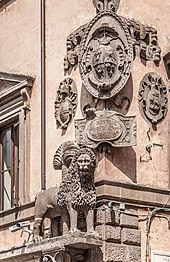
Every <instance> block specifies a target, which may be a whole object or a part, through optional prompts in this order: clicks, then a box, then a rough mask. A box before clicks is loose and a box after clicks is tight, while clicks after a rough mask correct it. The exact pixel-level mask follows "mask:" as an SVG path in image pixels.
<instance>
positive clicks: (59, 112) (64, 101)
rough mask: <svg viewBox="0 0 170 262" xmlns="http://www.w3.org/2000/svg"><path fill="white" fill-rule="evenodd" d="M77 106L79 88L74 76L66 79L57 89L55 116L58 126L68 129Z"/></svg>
mask: <svg viewBox="0 0 170 262" xmlns="http://www.w3.org/2000/svg"><path fill="white" fill-rule="evenodd" d="M76 108H77V88H76V85H75V82H74V80H73V79H72V78H70V77H69V78H66V79H64V80H63V81H62V82H61V83H60V85H59V89H58V91H57V97H56V101H55V118H56V124H57V128H58V127H60V128H62V129H66V128H67V127H68V125H69V124H70V122H71V120H72V118H73V117H74V115H75V111H76Z"/></svg>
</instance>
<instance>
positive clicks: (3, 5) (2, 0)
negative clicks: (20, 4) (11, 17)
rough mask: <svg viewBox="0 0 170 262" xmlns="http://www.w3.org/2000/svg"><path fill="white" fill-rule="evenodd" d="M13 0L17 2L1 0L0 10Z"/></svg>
mask: <svg viewBox="0 0 170 262" xmlns="http://www.w3.org/2000/svg"><path fill="white" fill-rule="evenodd" d="M13 2H16V0H1V1H0V11H2V10H3V9H5V8H6V7H7V6H9V5H11V4H12V3H13Z"/></svg>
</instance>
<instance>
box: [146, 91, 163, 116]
mask: <svg viewBox="0 0 170 262" xmlns="http://www.w3.org/2000/svg"><path fill="white" fill-rule="evenodd" d="M160 108H161V97H160V91H158V90H157V89H156V88H154V89H152V90H151V91H150V92H149V93H148V111H149V112H150V114H152V115H158V114H159V111H160Z"/></svg>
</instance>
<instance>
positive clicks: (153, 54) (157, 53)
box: [147, 44, 161, 62]
mask: <svg viewBox="0 0 170 262" xmlns="http://www.w3.org/2000/svg"><path fill="white" fill-rule="evenodd" d="M147 58H148V59H153V61H154V62H160V60H161V49H160V47H159V46H156V45H153V44H151V45H150V46H148V49H147Z"/></svg>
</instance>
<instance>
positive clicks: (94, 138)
mask: <svg viewBox="0 0 170 262" xmlns="http://www.w3.org/2000/svg"><path fill="white" fill-rule="evenodd" d="M95 114H96V117H95V118H94V119H92V120H90V121H87V119H79V120H75V129H76V141H77V143H78V144H79V145H87V146H89V147H92V148H96V147H98V146H99V145H100V144H101V143H109V144H110V145H111V146H113V147H122V146H134V145H136V119H135V117H133V116H132V117H125V116H123V115H121V114H118V113H116V112H114V111H106V110H104V111H96V112H95Z"/></svg>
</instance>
